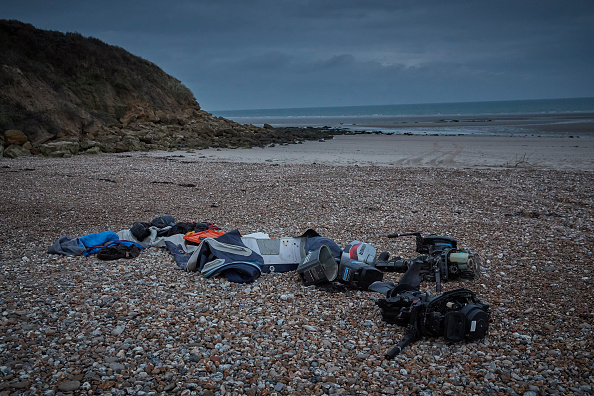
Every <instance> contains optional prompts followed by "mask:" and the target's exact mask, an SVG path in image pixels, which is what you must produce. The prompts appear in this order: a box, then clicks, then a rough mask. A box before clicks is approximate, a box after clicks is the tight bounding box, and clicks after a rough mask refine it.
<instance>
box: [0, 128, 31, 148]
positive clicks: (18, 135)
mask: <svg viewBox="0 0 594 396" xmlns="http://www.w3.org/2000/svg"><path fill="white" fill-rule="evenodd" d="M28 140H29V138H28V137H27V135H25V134H24V133H23V131H20V130H18V129H8V130H6V131H4V141H5V142H6V145H7V146H10V145H11V144H16V145H19V146H22V145H23V144H25V143H27V141H28Z"/></svg>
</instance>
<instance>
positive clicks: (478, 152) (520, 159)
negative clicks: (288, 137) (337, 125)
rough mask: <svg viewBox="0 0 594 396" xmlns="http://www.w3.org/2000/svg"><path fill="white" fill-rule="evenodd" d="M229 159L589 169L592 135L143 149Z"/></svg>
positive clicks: (346, 139) (340, 139)
mask: <svg viewBox="0 0 594 396" xmlns="http://www.w3.org/2000/svg"><path fill="white" fill-rule="evenodd" d="M146 155H148V156H164V155H169V156H171V155H177V156H184V157H187V158H207V159H210V160H216V161H229V162H246V163H254V162H269V163H279V164H312V163H317V164H326V165H359V166H367V165H378V166H393V167H438V168H520V167H521V168H534V169H563V170H586V171H592V170H594V139H593V138H570V137H507V136H477V135H459V136H423V135H395V134H394V135H387V134H359V135H339V136H336V137H334V139H330V140H326V141H324V142H319V141H307V142H304V143H302V144H291V145H285V146H275V147H266V148H252V149H207V150H196V151H194V152H186V151H179V152H163V151H160V152H159V151H156V152H150V153H147V154H146Z"/></svg>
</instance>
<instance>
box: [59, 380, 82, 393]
mask: <svg viewBox="0 0 594 396" xmlns="http://www.w3.org/2000/svg"><path fill="white" fill-rule="evenodd" d="M78 388H80V381H66V382H62V383H61V384H60V385H58V389H59V390H61V391H62V392H72V391H75V390H77V389H78Z"/></svg>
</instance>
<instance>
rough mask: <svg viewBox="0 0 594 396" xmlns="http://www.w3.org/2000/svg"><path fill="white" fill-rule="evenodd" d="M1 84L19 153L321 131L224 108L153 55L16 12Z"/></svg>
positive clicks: (0, 40) (4, 34)
mask: <svg viewBox="0 0 594 396" xmlns="http://www.w3.org/2000/svg"><path fill="white" fill-rule="evenodd" d="M0 86H1V87H2V89H1V90H0V132H3V133H0V152H1V151H2V149H4V155H5V156H10V157H14V156H19V155H29V154H44V155H52V156H64V155H72V154H77V153H82V152H89V153H97V152H123V151H132V150H151V149H179V148H206V147H252V146H263V145H268V144H274V143H284V142H292V141H294V140H295V139H300V138H313V137H315V136H313V135H316V134H315V133H313V134H312V133H311V131H310V132H308V133H305V135H304V134H303V131H302V132H299V133H297V134H296V135H293V136H291V134H290V133H286V132H287V131H280V130H276V129H274V128H259V127H255V126H253V125H240V124H238V123H235V122H233V121H230V120H227V119H224V118H221V117H214V116H212V115H211V114H210V113H207V112H206V111H204V110H201V108H200V105H199V104H198V102H197V101H196V99H195V98H194V96H193V94H192V92H191V91H190V90H189V89H188V88H186V87H185V86H184V85H183V84H182V83H181V82H180V81H179V80H177V79H175V78H174V77H172V76H170V75H168V74H166V73H165V72H164V71H163V70H161V69H160V68H159V67H157V66H156V65H155V64H153V63H151V62H149V61H147V60H145V59H142V58H140V57H137V56H134V55H132V54H130V53H129V52H127V51H125V50H124V49H122V48H119V47H116V46H112V45H108V44H106V43H103V42H102V41H100V40H98V39H95V38H90V37H83V36H82V35H80V34H78V33H61V32H56V31H45V30H40V29H36V28H35V27H34V26H32V25H29V24H25V23H22V22H19V21H14V20H10V21H9V20H0ZM299 135H301V136H299ZM309 135H312V136H309ZM308 136H309V137H308Z"/></svg>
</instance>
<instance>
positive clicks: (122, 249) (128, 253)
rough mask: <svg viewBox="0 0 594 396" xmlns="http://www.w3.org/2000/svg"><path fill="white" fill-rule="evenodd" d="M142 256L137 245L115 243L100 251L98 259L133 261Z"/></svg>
mask: <svg viewBox="0 0 594 396" xmlns="http://www.w3.org/2000/svg"><path fill="white" fill-rule="evenodd" d="M139 255H140V248H139V247H138V246H136V245H126V244H123V243H114V244H111V245H109V246H106V247H104V248H101V249H99V251H98V252H97V258H98V259H99V260H118V259H122V258H125V259H131V258H134V257H138V256H139Z"/></svg>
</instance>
